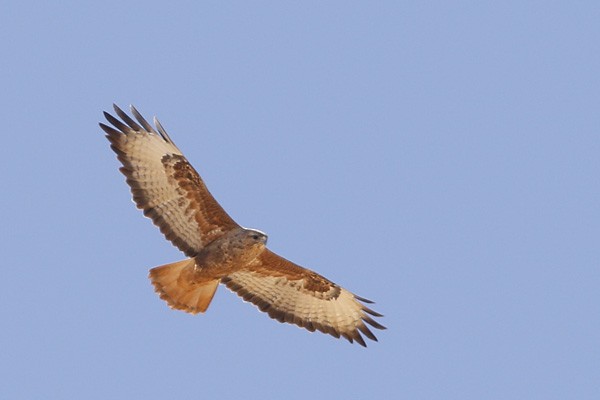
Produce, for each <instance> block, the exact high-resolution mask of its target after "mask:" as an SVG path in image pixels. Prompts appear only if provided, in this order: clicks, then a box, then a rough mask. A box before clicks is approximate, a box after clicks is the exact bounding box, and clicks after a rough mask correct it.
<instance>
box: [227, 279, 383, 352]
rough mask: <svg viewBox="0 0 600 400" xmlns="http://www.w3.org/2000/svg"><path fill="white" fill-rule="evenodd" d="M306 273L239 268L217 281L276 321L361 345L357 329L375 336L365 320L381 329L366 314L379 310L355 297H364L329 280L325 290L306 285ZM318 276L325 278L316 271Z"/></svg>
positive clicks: (361, 339) (308, 283)
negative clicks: (289, 274)
mask: <svg viewBox="0 0 600 400" xmlns="http://www.w3.org/2000/svg"><path fill="white" fill-rule="evenodd" d="M309 272H310V273H311V274H314V275H317V274H316V273H314V272H312V271H309ZM309 276H310V275H307V276H306V277H305V278H302V279H295V280H290V279H288V278H287V277H286V276H281V275H279V276H276V275H268V274H265V271H257V270H240V271H238V272H235V273H233V274H230V275H229V276H227V277H225V278H223V279H222V280H221V282H223V283H224V284H225V285H226V286H227V287H228V288H229V289H230V290H232V291H233V292H235V293H237V294H238V295H239V296H240V297H242V298H243V299H244V300H246V301H249V302H251V303H253V304H254V305H256V306H257V307H258V309H259V310H260V311H263V312H266V313H267V314H269V316H270V317H271V318H274V319H276V320H278V321H279V322H288V323H292V324H296V325H298V326H300V327H303V328H306V329H308V330H309V331H311V332H313V331H315V330H319V331H321V332H323V333H328V334H330V335H332V336H334V337H338V338H339V337H340V336H343V337H344V338H346V339H348V340H349V341H350V342H353V341H354V340H356V342H358V343H359V344H361V345H363V346H366V344H365V341H364V339H363V338H362V336H361V334H360V333H362V334H363V335H365V336H367V337H368V338H369V339H372V340H375V341H376V340H377V338H376V337H375V335H373V333H372V332H371V331H370V330H369V329H368V328H367V326H366V325H365V322H366V323H368V324H370V325H371V326H373V327H375V328H377V329H385V328H384V327H383V326H382V325H380V324H379V323H377V322H376V321H374V320H373V319H372V318H371V317H370V316H369V314H371V315H373V316H381V314H378V313H376V312H374V311H372V310H370V309H369V308H367V307H365V306H364V305H363V304H362V303H360V301H359V300H363V301H366V300H364V299H361V298H360V297H357V296H355V295H353V294H352V293H350V292H348V291H347V290H345V289H344V288H341V287H339V286H337V285H335V284H333V283H331V285H330V287H329V289H328V290H325V291H315V290H308V289H306V288H307V287H311V286H314V283H313V282H310V279H311V278H310V277H309ZM318 277H319V278H321V279H323V280H325V278H323V277H321V276H320V275H318ZM367 302H368V301H367Z"/></svg>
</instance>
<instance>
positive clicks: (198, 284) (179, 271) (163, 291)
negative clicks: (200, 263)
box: [148, 258, 220, 314]
mask: <svg viewBox="0 0 600 400" xmlns="http://www.w3.org/2000/svg"><path fill="white" fill-rule="evenodd" d="M195 266H196V263H195V261H194V259H193V258H189V259H187V260H183V261H177V262H174V263H171V264H165V265H162V266H160V267H156V268H152V269H151V270H150V275H149V276H148V277H149V278H150V281H152V284H153V285H154V289H155V291H156V293H158V295H159V296H160V298H161V299H163V300H164V301H166V302H167V304H168V305H169V307H171V308H174V309H176V310H182V311H185V312H188V313H191V314H198V313H203V312H205V311H206V309H207V308H208V306H209V304H210V302H211V300H212V298H213V296H214V295H215V292H216V291H217V287H218V286H219V282H220V280H219V279H212V280H207V281H202V280H198V278H197V275H195V274H194V268H195Z"/></svg>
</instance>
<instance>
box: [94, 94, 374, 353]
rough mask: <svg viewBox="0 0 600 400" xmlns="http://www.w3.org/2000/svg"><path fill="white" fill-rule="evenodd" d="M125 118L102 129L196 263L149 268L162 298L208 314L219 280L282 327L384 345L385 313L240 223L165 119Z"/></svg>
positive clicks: (138, 193)
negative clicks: (273, 248) (213, 191)
mask: <svg viewBox="0 0 600 400" xmlns="http://www.w3.org/2000/svg"><path fill="white" fill-rule="evenodd" d="M114 109H115V112H116V113H117V115H118V116H119V117H120V118H121V120H122V121H120V120H118V119H117V118H115V117H113V116H112V115H110V114H108V113H106V112H105V113H104V115H105V117H106V119H107V121H108V122H110V124H111V125H112V127H111V126H108V125H105V124H103V123H101V124H100V127H101V128H102V129H103V130H104V131H105V132H106V137H107V138H108V140H109V141H110V143H111V148H112V149H113V150H114V152H115V153H116V154H117V158H118V159H119V161H120V162H121V163H122V164H123V166H122V167H121V169H120V170H121V172H122V173H123V174H124V175H125V177H126V180H127V183H128V184H129V186H130V187H131V193H132V195H133V200H134V202H135V204H136V205H137V207H138V208H140V209H142V210H143V212H144V215H146V216H147V217H149V218H150V219H151V220H152V221H153V222H154V224H155V225H156V226H158V227H159V229H160V231H161V232H162V233H163V234H164V235H165V237H166V238H167V239H168V240H170V241H171V242H172V243H173V244H174V245H175V246H176V247H177V248H178V249H180V250H181V251H182V252H183V253H184V254H185V255H186V256H188V257H189V258H188V259H186V260H183V261H178V262H175V263H171V264H166V265H163V266H160V267H156V268H153V269H151V270H150V276H149V277H150V279H151V281H152V284H153V285H154V287H155V290H156V292H157V293H158V294H159V296H160V297H161V299H163V300H165V301H166V302H167V304H168V305H169V306H170V307H171V308H174V309H177V310H182V311H185V312H189V313H192V314H197V313H200V312H205V311H206V309H207V308H208V306H209V304H210V302H211V300H212V298H213V296H214V294H215V291H216V289H217V287H218V285H219V283H223V284H225V285H226V286H227V287H228V288H229V289H230V290H232V291H234V292H235V293H237V294H238V295H239V296H240V297H242V298H243V299H244V300H246V301H249V302H251V303H253V304H254V305H256V306H257V307H258V309H259V310H260V311H263V312H266V313H267V314H268V315H269V316H270V317H271V318H274V319H276V320H278V321H279V322H288V323H292V324H296V325H298V326H300V327H303V328H306V329H307V330H309V331H311V332H312V331H315V330H318V331H321V332H323V333H327V334H330V335H332V336H334V337H338V338H339V337H340V336H341V337H344V338H346V339H347V340H349V341H350V342H351V343H352V342H353V341H356V342H357V343H359V344H361V345H362V346H366V344H365V341H364V339H363V337H362V336H361V334H362V335H364V336H366V337H367V338H369V339H371V340H375V341H376V340H377V338H376V337H375V335H373V333H372V332H371V331H370V330H369V328H368V327H367V325H366V324H369V325H371V326H372V327H374V328H377V329H385V327H384V326H382V325H381V324H379V323H378V322H376V321H375V320H374V319H373V318H372V317H381V316H382V315H381V314H378V313H376V312H375V311H373V310H371V309H369V308H368V307H366V306H365V305H364V304H363V303H371V301H369V300H366V299H364V298H361V297H358V296H356V295H354V294H352V293H350V292H348V291H347V290H345V289H344V288H342V287H340V286H338V285H336V284H335V283H333V282H331V281H329V280H328V279H327V278H324V277H323V276H321V275H319V274H317V273H316V272H313V271H311V270H309V269H306V268H303V267H301V266H299V265H296V264H294V263H292V262H291V261H288V260H286V259H285V258H283V257H280V256H278V255H277V254H275V253H273V252H271V251H270V250H268V249H267V248H266V242H267V236H266V235H265V234H264V233H262V232H260V231H257V230H253V229H246V228H243V227H241V226H239V225H238V224H237V223H236V222H235V221H234V220H233V219H232V218H231V217H230V216H229V215H228V214H227V213H226V212H225V210H223V208H222V207H221V206H220V205H219V203H217V201H216V200H215V199H214V198H213V196H212V195H211V194H210V192H209V191H208V189H207V188H206V185H205V184H204V181H203V180H202V178H201V177H200V175H199V174H198V173H197V172H196V170H195V169H194V168H193V167H192V166H191V165H190V163H189V162H188V161H187V159H186V158H185V157H184V155H183V154H182V152H181V151H180V150H179V149H178V148H177V146H176V145H175V144H174V143H173V141H172V140H171V138H170V137H169V135H168V134H167V133H166V131H165V130H164V128H163V127H162V125H161V124H160V123H159V122H158V120H156V119H154V124H155V126H156V130H155V129H154V128H153V127H152V126H151V125H150V124H149V123H148V122H147V121H146V120H145V119H144V118H143V117H142V116H141V115H140V114H139V113H138V111H137V110H136V109H135V108H134V107H133V106H131V112H132V114H133V116H134V117H135V119H136V120H137V122H136V121H134V120H133V119H132V118H130V117H129V116H128V115H127V114H126V113H125V112H123V111H122V110H121V109H120V108H118V107H117V106H116V105H115V106H114Z"/></svg>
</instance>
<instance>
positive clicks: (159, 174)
mask: <svg viewBox="0 0 600 400" xmlns="http://www.w3.org/2000/svg"><path fill="white" fill-rule="evenodd" d="M114 109H115V112H116V113H117V115H118V116H119V117H120V118H121V119H122V120H123V122H124V123H123V122H121V121H119V120H118V119H117V118H115V117H113V116H112V115H110V114H108V113H106V112H105V113H104V116H105V117H106V119H107V120H108V122H110V123H111V124H112V125H113V127H114V128H113V127H111V126H108V125H105V124H102V123H101V124H100V127H101V128H102V129H103V130H104V131H105V132H106V137H107V138H108V140H109V141H110V143H111V148H112V149H113V150H114V152H115V153H117V158H118V159H119V161H121V163H122V164H123V167H121V169H120V170H121V172H122V173H123V174H124V175H125V177H126V178H127V183H128V184H129V186H130V187H131V193H132V194H133V201H134V202H135V204H136V205H137V207H138V208H140V209H142V210H143V211H144V215H146V216H147V217H149V218H151V219H152V221H153V222H154V224H155V225H156V226H158V227H159V228H160V231H161V232H162V233H163V234H164V235H165V237H166V238H167V239H168V240H170V241H171V242H172V243H173V244H174V245H175V246H176V247H177V248H179V250H181V251H183V252H184V253H185V254H186V255H187V256H189V257H193V256H194V255H196V254H197V253H198V252H199V251H200V249H202V247H203V246H204V245H206V244H207V243H209V242H211V241H212V240H214V239H215V238H217V237H219V236H221V235H223V234H224V233H225V232H227V231H229V230H231V229H233V228H235V227H237V226H238V225H237V224H236V223H235V221H234V220H233V219H232V218H231V217H230V216H229V215H227V213H226V212H225V210H223V208H222V207H221V206H220V205H219V203H217V201H216V200H215V199H214V197H213V196H212V195H211V194H210V192H209V191H208V189H207V188H206V185H205V184H204V182H203V181H202V178H200V175H198V172H196V170H195V169H194V167H192V166H191V165H190V163H189V162H188V161H187V159H186V158H185V157H184V156H183V154H182V153H181V151H180V150H179V149H178V148H177V146H175V143H173V141H172V140H171V138H170V137H169V135H167V132H165V130H164V128H163V127H162V126H161V124H160V122H158V120H157V119H156V118H155V119H154V124H155V125H156V129H157V130H158V132H157V131H156V130H155V129H154V128H153V127H152V126H151V125H150V124H149V123H148V122H147V121H146V120H145V119H144V118H143V117H142V116H141V115H140V113H139V112H138V111H137V110H136V109H135V108H134V107H133V106H131V113H132V114H133V115H134V117H135V119H136V120H137V122H135V121H134V120H133V119H131V118H130V117H129V116H128V115H127V114H126V113H125V112H123V110H121V109H120V108H119V107H117V106H116V105H114Z"/></svg>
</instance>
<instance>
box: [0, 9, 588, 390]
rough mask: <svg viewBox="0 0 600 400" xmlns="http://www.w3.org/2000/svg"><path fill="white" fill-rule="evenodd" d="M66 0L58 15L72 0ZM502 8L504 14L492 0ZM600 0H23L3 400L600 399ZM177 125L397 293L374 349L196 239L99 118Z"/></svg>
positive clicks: (365, 280)
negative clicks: (132, 114)
mask: <svg viewBox="0 0 600 400" xmlns="http://www.w3.org/2000/svg"><path fill="white" fill-rule="evenodd" d="M53 3H54V4H53ZM484 3H485V4H484ZM599 21H600V6H599V3H598V2H595V1H593V2H592V1H589V2H585V1H571V2H542V1H531V2H523V1H505V2H478V1H459V2H447V1H437V2H428V1H414V2H400V1H396V2H383V1H382V2H348V1H344V2H321V1H319V2H280V1H277V2H275V1H271V2H267V1H263V2H246V1H239V2H222V1H213V2H200V1H193V2H192V1H190V2H171V3H167V2H123V1H112V2H111V1H105V2H94V3H92V2H80V1H62V2H60V3H59V2H28V1H19V2H16V1H13V2H4V3H3V4H2V6H0V43H1V50H2V55H1V59H2V62H1V74H0V88H1V89H0V102H1V108H0V109H1V111H0V112H1V115H2V138H3V141H2V157H0V167H1V170H2V196H1V202H2V203H1V204H2V207H1V211H0V212H1V218H2V230H1V235H2V238H1V241H0V251H1V254H2V260H3V261H2V265H3V267H2V273H3V277H2V291H1V292H0V300H1V301H0V318H1V320H2V328H1V329H0V346H1V348H2V350H1V353H2V354H1V356H0V376H1V381H2V382H1V384H0V397H1V398H3V399H34V398H44V399H49V398H57V399H58V398H61V399H135V398H139V399H142V398H143V399H165V398H173V399H199V398H202V399H208V398H213V399H216V398H231V399H235V398H240V399H241V398H244V399H305V398H322V399H332V398H341V399H366V398H384V399H390V398H395V399H566V398H572V399H598V398H600V383H599V382H600V346H599V343H600V250H599V246H598V244H599V239H600V204H599V202H600V178H599V176H600V175H599V173H600V162H599V155H600V112H599V110H600V108H599V106H600V49H599V44H600V23H599ZM113 102H115V103H117V104H119V105H121V106H123V107H126V106H127V105H128V104H131V103H132V104H135V105H136V107H137V108H138V109H139V110H140V111H141V112H142V113H143V114H144V115H145V116H147V117H148V118H152V116H154V115H157V116H158V117H159V118H160V120H161V122H162V123H163V125H164V126H165V128H166V129H167V131H168V132H169V133H170V134H171V136H172V138H173V139H174V140H175V142H176V143H177V144H178V146H179V147H180V148H181V149H183V151H184V153H185V154H186V156H187V157H188V159H189V160H190V162H191V163H192V164H193V165H194V166H195V167H196V168H197V170H198V171H199V172H200V174H201V175H202V176H203V177H204V179H205V181H206V182H207V184H208V186H209V188H210V190H211V191H212V192H213V194H214V195H215V197H216V198H217V199H218V200H219V201H220V202H221V204H222V205H223V206H224V207H225V209H226V210H228V212H229V213H230V214H231V215H232V216H233V217H234V218H235V219H236V220H237V221H238V222H239V223H240V224H242V225H244V226H248V227H254V228H258V229H261V230H263V231H265V232H267V233H268V234H269V245H270V248H271V249H273V250H274V251H276V252H278V253H280V254H282V255H284V256H285V257H287V258H289V259H291V260H294V261H296V262H297V263H299V264H302V265H304V266H306V267H309V268H312V269H315V270H317V271H318V272H320V273H322V274H323V275H325V276H326V277H328V278H330V279H331V280H333V281H335V282H337V283H339V284H341V285H343V286H344V287H346V288H348V289H349V290H351V291H353V292H355V293H357V294H358V295H361V296H364V297H367V298H370V299H373V300H375V301H376V304H375V305H374V309H375V310H377V311H379V312H381V313H383V314H385V318H383V319H382V322H383V323H384V324H385V325H387V326H388V328H389V329H388V330H387V331H382V332H377V333H378V337H379V343H374V342H370V343H369V347H368V348H367V349H364V348H362V347H360V346H357V345H350V344H349V343H347V342H345V341H341V340H335V339H333V338H331V337H329V336H326V335H322V334H318V333H313V334H310V333H308V332H306V331H304V330H301V329H299V328H297V327H295V326H291V325H282V324H279V323H277V322H276V321H273V320H271V319H270V318H268V317H267V316H266V315H265V314H262V313H260V312H258V311H257V309H255V308H254V307H253V306H251V305H249V304H246V303H244V302H242V301H241V299H239V298H238V297H237V296H236V295H234V294H233V293H231V292H229V291H228V290H226V289H225V288H224V287H221V288H220V289H219V291H218V292H217V295H216V297H215V299H214V300H213V303H212V305H211V307H210V308H209V310H208V312H207V313H206V314H205V315H199V316H191V315H188V314H185V313H182V312H177V311H172V310H170V309H169V308H168V307H167V306H166V304H165V303H164V302H163V301H162V300H160V299H159V298H158V296H157V295H156V294H154V292H153V290H152V287H151V285H150V282H149V281H148V279H147V278H146V276H147V273H148V269H149V268H151V267H154V266H157V265H161V264H164V263H169V262H173V261H177V260H180V259H182V258H183V255H182V254H181V253H180V252H178V251H177V250H176V249H175V248H174V247H172V246H171V244H170V243H168V242H167V241H166V240H165V239H164V238H163V237H162V235H161V234H160V233H159V231H158V229H156V228H155V227H154V226H153V225H152V224H151V223H150V221H149V220H147V219H145V218H143V217H142V214H141V212H140V211H138V210H136V209H135V207H134V206H133V204H132V202H131V201H130V194H129V190H128V187H127V186H126V184H125V183H124V178H123V176H122V175H121V174H120V173H119V172H118V171H117V167H118V163H117V160H116V158H115V155H114V154H113V153H112V152H111V151H110V150H109V147H108V142H107V141H106V139H105V138H104V136H103V132H102V131H101V130H100V129H99V128H98V125H97V123H98V122H99V121H101V120H102V111H103V110H110V108H111V105H112V103H113Z"/></svg>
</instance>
